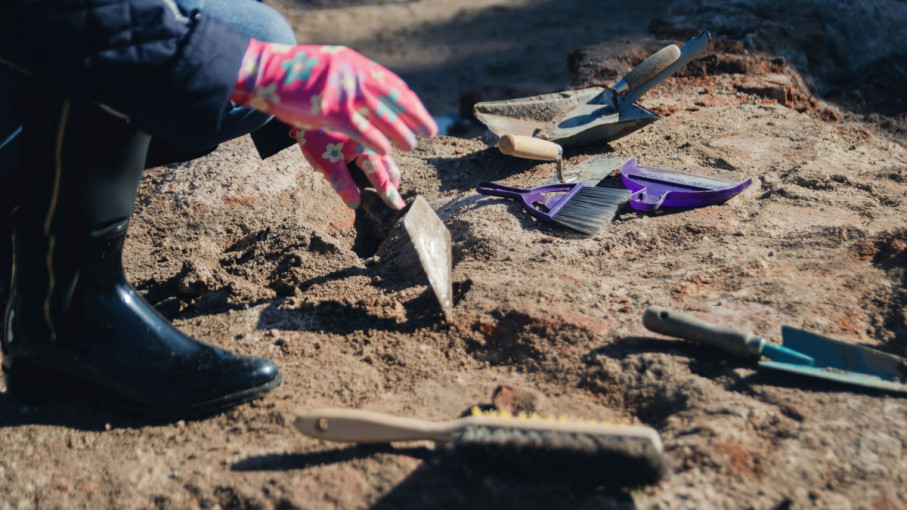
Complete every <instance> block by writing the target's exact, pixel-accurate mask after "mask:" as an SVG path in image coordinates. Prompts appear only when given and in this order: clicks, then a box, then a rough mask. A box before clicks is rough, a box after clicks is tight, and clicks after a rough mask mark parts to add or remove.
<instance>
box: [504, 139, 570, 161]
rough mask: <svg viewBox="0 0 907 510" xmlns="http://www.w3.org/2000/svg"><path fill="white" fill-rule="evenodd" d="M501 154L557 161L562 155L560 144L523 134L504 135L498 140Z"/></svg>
mask: <svg viewBox="0 0 907 510" xmlns="http://www.w3.org/2000/svg"><path fill="white" fill-rule="evenodd" d="M498 150H500V151H501V154H506V155H508V156H516V157H518V158H526V159H538V160H541V161H558V160H559V159H561V157H562V155H563V152H564V151H563V149H562V148H561V146H560V145H558V144H556V143H554V142H549V141H548V140H542V139H539V138H533V137H531V136H524V135H510V134H507V135H504V136H502V137H501V139H500V140H498Z"/></svg>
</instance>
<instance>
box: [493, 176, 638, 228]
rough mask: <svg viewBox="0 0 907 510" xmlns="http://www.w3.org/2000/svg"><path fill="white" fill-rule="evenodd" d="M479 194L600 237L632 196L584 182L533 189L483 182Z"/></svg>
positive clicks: (543, 219) (546, 219)
mask: <svg viewBox="0 0 907 510" xmlns="http://www.w3.org/2000/svg"><path fill="white" fill-rule="evenodd" d="M476 191H478V192H479V193H481V194H482V195H492V196H498V197H504V198H509V199H511V200H519V201H521V202H522V204H523V208H524V209H526V211H527V212H529V214H531V215H533V216H535V217H536V218H538V219H540V220H542V221H545V222H550V223H556V224H558V225H562V226H564V227H567V228H571V229H573V230H576V231H578V232H582V233H584V234H588V235H593V234H596V233H598V231H600V230H601V229H602V228H603V227H604V226H605V225H607V224H609V223H611V220H613V219H614V215H615V214H617V212H618V211H619V210H620V209H621V207H623V206H624V205H625V204H626V203H627V200H628V199H629V196H630V191H629V190H625V189H616V188H600V187H598V186H586V185H583V183H581V182H573V183H559V184H548V185H545V186H539V187H537V188H532V189H522V188H513V187H510V186H504V185H501V184H495V183H493V182H480V183H479V184H477V185H476Z"/></svg>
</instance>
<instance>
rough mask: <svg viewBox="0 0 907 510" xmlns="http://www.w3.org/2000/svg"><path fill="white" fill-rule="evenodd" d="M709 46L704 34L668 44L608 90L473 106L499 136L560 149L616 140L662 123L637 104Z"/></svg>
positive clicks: (586, 89)
mask: <svg viewBox="0 0 907 510" xmlns="http://www.w3.org/2000/svg"><path fill="white" fill-rule="evenodd" d="M710 41H711V36H710V35H709V33H708V32H702V34H700V35H699V36H698V37H695V38H693V39H691V40H689V41H687V43H686V44H684V45H683V47H682V48H678V47H677V46H676V45H674V44H671V45H668V46H666V47H664V48H662V49H661V50H659V51H658V52H656V53H655V54H653V55H652V56H650V57H649V58H647V59H646V60H645V61H643V62H642V63H641V64H640V65H638V66H636V67H635V68H634V69H633V70H632V71H630V72H629V73H628V74H627V75H626V76H624V78H623V79H621V80H620V81H618V82H617V83H615V84H614V85H613V86H611V87H587V88H583V89H577V90H569V91H564V92H555V93H552V94H544V95H541V96H532V97H526V98H520V99H508V100H504V101H488V102H482V103H477V104H476V105H475V108H474V110H475V115H476V118H477V119H478V120H479V121H480V122H482V123H483V124H485V126H487V127H488V129H489V131H491V132H492V133H494V134H495V135H497V136H498V137H502V136H504V135H506V134H512V135H522V136H530V137H534V138H539V139H542V140H548V141H551V142H555V143H558V144H560V145H579V144H584V143H590V142H596V141H605V142H608V141H611V140H616V139H618V138H621V137H623V136H626V135H628V134H630V133H632V132H634V131H636V130H637V129H640V128H643V127H645V126H647V125H649V124H651V123H652V122H655V121H656V120H658V119H659V118H661V117H659V116H658V114H656V113H655V112H652V111H651V110H649V109H647V108H644V107H642V106H640V105H639V104H637V103H636V100H637V99H639V98H640V97H641V96H642V95H643V94H645V93H646V92H648V91H649V90H650V89H651V88H652V87H654V86H655V85H658V84H659V83H660V82H661V81H663V80H664V79H665V78H667V77H668V76H670V75H671V74H673V73H674V72H675V71H677V70H678V69H680V68H681V67H682V66H684V65H686V64H687V63H688V62H690V61H691V60H693V59H694V58H695V57H697V56H699V54H700V53H702V52H703V51H704V50H705V49H706V48H707V47H708V45H709V42H710Z"/></svg>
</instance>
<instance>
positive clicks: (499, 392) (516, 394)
mask: <svg viewBox="0 0 907 510" xmlns="http://www.w3.org/2000/svg"><path fill="white" fill-rule="evenodd" d="M491 402H492V404H494V407H495V408H496V409H497V410H498V411H504V412H508V413H511V414H519V413H527V414H528V413H539V412H541V411H542V409H543V408H544V406H545V396H544V395H542V394H541V393H539V392H537V391H534V390H530V389H526V388H516V387H513V386H508V385H506V384H501V385H499V386H498V387H497V388H495V389H494V392H493V393H492V395H491Z"/></svg>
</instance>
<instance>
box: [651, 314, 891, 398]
mask: <svg viewBox="0 0 907 510" xmlns="http://www.w3.org/2000/svg"><path fill="white" fill-rule="evenodd" d="M642 322H643V325H644V326H645V327H646V328H647V329H648V330H650V331H654V332H656V333H661V334H663V335H668V336H675V337H679V338H684V339H686V340H692V341H694V342H698V343H701V344H705V345H709V346H712V347H716V348H718V349H721V350H723V351H725V352H728V353H730V354H733V355H734V356H737V357H741V358H748V359H753V360H758V359H760V358H762V357H765V358H768V360H767V361H759V366H760V367H765V368H769V369H772V370H781V371H785V372H792V373H795V374H800V375H806V376H809V377H817V378H820V379H825V380H829V381H834V382H836V383H844V384H850V385H856V386H862V387H864V388H873V389H879V390H884V391H892V392H898V393H907V383H905V381H907V359H904V358H901V357H900V356H895V355H893V354H888V353H885V352H881V351H877V350H875V349H870V348H867V347H862V346H859V345H852V344H848V343H845V342H841V341H838V340H832V339H830V338H826V337H824V336H820V335H816V334H814V333H810V332H808V331H803V330H800V329H796V328H792V327H789V326H784V327H783V328H781V335H782V345H780V346H779V345H773V344H770V343H768V342H767V341H766V339H765V338H764V337H760V336H758V335H756V334H754V333H751V332H748V331H742V330H738V329H734V328H728V327H722V326H717V325H715V324H711V323H709V322H706V321H704V320H701V319H698V318H696V317H692V316H690V315H687V314H684V313H681V312H677V311H674V310H669V309H667V308H662V307H660V306H651V307H649V308H648V309H647V310H646V311H645V313H644V314H643V318H642Z"/></svg>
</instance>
